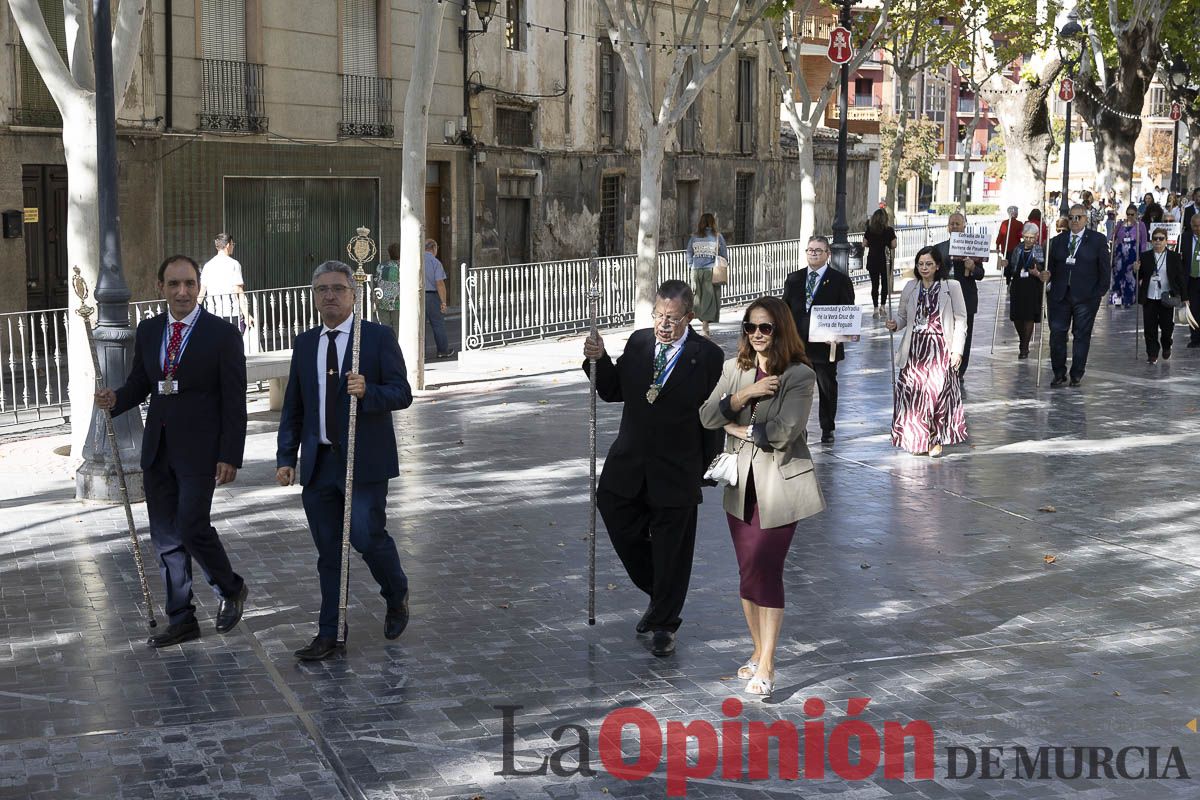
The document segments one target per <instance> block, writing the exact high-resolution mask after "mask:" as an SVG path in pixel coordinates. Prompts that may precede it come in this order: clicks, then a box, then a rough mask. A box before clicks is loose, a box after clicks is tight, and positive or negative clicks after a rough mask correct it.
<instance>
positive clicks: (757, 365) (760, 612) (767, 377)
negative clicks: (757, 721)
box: [700, 297, 825, 697]
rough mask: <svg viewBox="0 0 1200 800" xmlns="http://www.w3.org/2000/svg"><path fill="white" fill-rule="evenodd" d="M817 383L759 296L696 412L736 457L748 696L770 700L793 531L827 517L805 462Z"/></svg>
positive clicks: (787, 322)
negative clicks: (749, 646) (749, 644)
mask: <svg viewBox="0 0 1200 800" xmlns="http://www.w3.org/2000/svg"><path fill="white" fill-rule="evenodd" d="M815 382H816V375H815V374H814V373H813V371H812V368H811V367H810V366H809V360H808V356H807V355H805V352H804V343H803V342H802V341H801V340H800V336H799V334H798V333H797V332H796V323H795V322H793V320H792V314H791V311H790V310H789V309H788V307H787V306H786V305H784V303H783V301H782V300H780V299H778V298H776V297H760V298H759V299H757V300H755V301H754V302H753V303H751V304H750V307H749V308H747V309H746V313H745V315H744V316H743V317H742V335H741V338H740V339H739V342H738V354H737V357H736V358H732V359H730V360H729V361H726V362H725V367H724V369H723V370H722V372H721V380H720V381H719V382H718V383H717V387H716V389H714V390H713V393H712V395H711V396H710V397H709V398H708V400H707V402H705V404H704V405H703V406H702V407H701V409H700V421H701V423H702V424H703V425H704V426H705V427H706V428H709V429H712V430H715V429H717V428H724V429H725V433H726V434H727V436H726V445H727V446H726V452H729V453H736V457H737V483H736V485H734V484H731V485H728V486H727V487H726V488H725V514H726V517H727V518H728V520H729V532H730V534H731V535H732V537H733V549H734V552H735V553H736V554H737V562H738V572H739V574H740V576H741V598H742V611H743V612H744V613H745V615H746V624H747V626H748V627H749V628H750V638H751V639H752V640H753V642H754V650H753V652H751V654H750V657H749V658H748V659H747V660H746V662H745V663H744V664H743V665H742V666H741V668H740V669H738V677H739V678H743V679H746V680H748V681H749V682H748V683H747V684H746V692H747V693H749V694H754V695H760V696H763V697H766V696H769V695H770V694H771V691H772V689H773V688H774V685H775V646H776V643H777V642H778V640H779V630H780V628H781V626H782V625H783V564H784V561H785V559H786V558H787V552H788V547H789V546H790V545H791V542H792V535H793V534H794V533H795V532H796V522H797V521H798V520H801V519H804V518H805V517H810V516H812V515H813V514H816V513H818V512H820V511H821V510H822V509H824V508H825V500H824V499H823V498H822V496H821V488H820V486H819V485H818V484H817V478H816V474H815V473H814V472H813V464H812V457H811V456H810V455H809V453H808V444H807V441H806V440H807V433H806V428H807V427H808V414H809V411H811V409H812V401H813V385H814V383H815Z"/></svg>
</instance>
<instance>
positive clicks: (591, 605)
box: [588, 256, 600, 625]
mask: <svg viewBox="0 0 1200 800" xmlns="http://www.w3.org/2000/svg"><path fill="white" fill-rule="evenodd" d="M588 311H589V312H590V313H591V316H592V326H591V330H590V331H589V333H588V336H589V337H591V336H596V335H598V334H599V332H600V331H599V327H598V325H597V321H596V318H597V316H598V315H599V313H600V265H599V263H597V261H596V257H595V256H592V257H591V259H590V260H589V261H588ZM588 366H589V369H588V381H589V383H590V384H591V389H590V391H589V393H588V452H589V454H590V457H591V465H590V468H589V470H588V479H589V480H590V486H589V495H588V496H589V499H590V502H589V503H588V625H595V624H596V359H595V358H589V359H588Z"/></svg>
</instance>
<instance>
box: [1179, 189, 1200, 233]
mask: <svg viewBox="0 0 1200 800" xmlns="http://www.w3.org/2000/svg"><path fill="white" fill-rule="evenodd" d="M1198 210H1200V188H1198V189H1193V190H1192V199H1191V202H1189V203H1188V204H1187V205H1186V206H1184V208H1183V229H1184V230H1185V231H1186V230H1188V229H1189V228H1191V226H1192V217H1194V216H1195V215H1196V211H1198Z"/></svg>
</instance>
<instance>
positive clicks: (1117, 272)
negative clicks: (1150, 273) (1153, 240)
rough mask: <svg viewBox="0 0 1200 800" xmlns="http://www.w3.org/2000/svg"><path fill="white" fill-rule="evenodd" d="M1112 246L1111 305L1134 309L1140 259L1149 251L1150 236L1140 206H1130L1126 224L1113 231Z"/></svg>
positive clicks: (1109, 297) (1126, 211)
mask: <svg viewBox="0 0 1200 800" xmlns="http://www.w3.org/2000/svg"><path fill="white" fill-rule="evenodd" d="M1109 244H1110V246H1111V248H1112V291H1111V292H1110V293H1109V295H1108V302H1109V304H1110V305H1114V306H1123V307H1124V308H1133V305H1134V303H1136V302H1137V286H1138V279H1137V271H1138V259H1139V258H1141V257H1142V253H1143V252H1144V251H1146V250H1148V249H1150V236H1149V234H1148V233H1147V232H1146V224H1145V223H1144V222H1142V221H1141V220H1140V219H1138V215H1137V206H1135V205H1133V204H1132V203H1130V204H1129V206H1128V207H1127V208H1126V209H1125V221H1124V222H1122V223H1121V224H1120V225H1118V226H1117V227H1116V228H1115V229H1114V230H1113V237H1112V241H1111V242H1109Z"/></svg>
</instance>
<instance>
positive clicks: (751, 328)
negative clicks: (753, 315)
mask: <svg viewBox="0 0 1200 800" xmlns="http://www.w3.org/2000/svg"><path fill="white" fill-rule="evenodd" d="M742 330H743V331H744V332H745V333H746V335H747V336H749V335H750V334H752V333H754V332H755V331H758V332H759V333H761V334H762V335H763V336H770V335H771V334H773V333H775V325H774V324H773V323H770V322H760V323H758V324H757V325H755V324H754V323H753V322H743V323H742Z"/></svg>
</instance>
